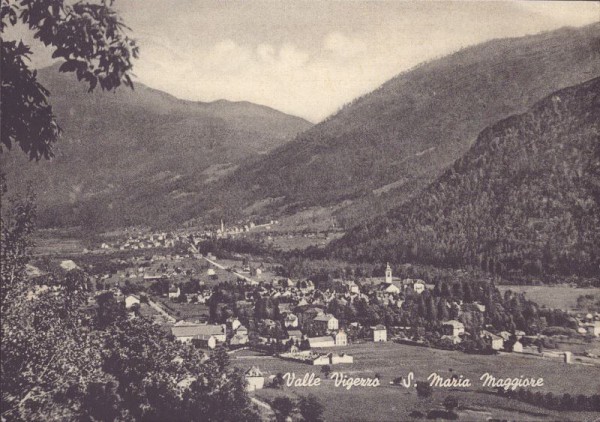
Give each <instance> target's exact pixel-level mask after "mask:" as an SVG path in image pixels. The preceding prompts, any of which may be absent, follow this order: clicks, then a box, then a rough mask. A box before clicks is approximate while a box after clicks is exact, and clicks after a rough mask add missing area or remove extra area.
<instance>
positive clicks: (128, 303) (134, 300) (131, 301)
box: [125, 295, 140, 309]
mask: <svg viewBox="0 0 600 422" xmlns="http://www.w3.org/2000/svg"><path fill="white" fill-rule="evenodd" d="M136 304H137V305H139V304H140V298H138V297H137V296H135V295H129V296H127V297H126V298H125V309H129V308H131V307H132V306H133V305H136Z"/></svg>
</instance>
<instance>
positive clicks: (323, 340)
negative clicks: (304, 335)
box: [308, 336, 335, 349]
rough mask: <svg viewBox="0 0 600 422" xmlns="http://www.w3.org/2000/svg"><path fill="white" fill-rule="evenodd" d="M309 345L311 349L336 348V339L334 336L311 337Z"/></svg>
mask: <svg viewBox="0 0 600 422" xmlns="http://www.w3.org/2000/svg"><path fill="white" fill-rule="evenodd" d="M308 344H309V345H310V348H311V349H312V348H315V347H334V346H335V339H334V338H333V337H332V336H323V337H309V338H308Z"/></svg>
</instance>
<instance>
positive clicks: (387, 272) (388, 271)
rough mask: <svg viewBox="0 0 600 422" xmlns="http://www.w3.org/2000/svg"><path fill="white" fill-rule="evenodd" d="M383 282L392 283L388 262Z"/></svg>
mask: <svg viewBox="0 0 600 422" xmlns="http://www.w3.org/2000/svg"><path fill="white" fill-rule="evenodd" d="M385 282H386V283H391V282H392V268H391V267H390V263H389V262H388V264H387V267H386V269H385Z"/></svg>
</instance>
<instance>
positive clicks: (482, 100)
mask: <svg viewBox="0 0 600 422" xmlns="http://www.w3.org/2000/svg"><path fill="white" fill-rule="evenodd" d="M598 74H600V24H595V25H591V26H587V27H584V28H579V29H573V28H565V29H560V30H557V31H553V32H549V33H544V34H540V35H535V36H527V37H523V38H515V39H501V40H494V41H490V42H487V43H485V44H481V45H477V46H474V47H470V48H467V49H464V50H461V51H459V52H457V53H455V54H453V55H450V56H448V57H444V58H441V59H439V60H435V61H432V62H429V63H425V64H423V65H421V66H419V67H417V68H415V69H413V70H410V71H408V72H406V73H403V74H401V75H399V76H397V77H396V78H394V79H392V80H390V81H389V82H387V83H385V84H384V85H383V86H381V87H380V88H379V89H378V90H376V91H374V92H372V93H370V94H368V95H365V96H364V97H362V98H359V99H357V100H355V101H354V102H352V103H351V104H349V105H347V106H346V107H345V108H344V109H342V110H341V111H340V112H339V113H337V114H336V115H334V116H333V117H331V118H329V119H328V120H326V121H324V122H322V123H320V124H318V125H316V126H314V127H312V128H311V129H309V130H308V131H306V132H304V133H303V134H301V135H300V136H299V137H298V138H297V139H296V140H295V141H293V142H290V143H288V144H285V145H284V146H282V147H280V148H278V149H276V150H275V151H273V152H272V153H271V154H269V155H268V156H267V157H265V158H264V159H263V160H261V161H260V162H257V163H253V164H252V165H248V166H245V167H244V168H241V169H240V170H238V171H237V172H235V173H234V174H233V175H232V176H231V177H230V178H229V179H227V180H226V182H227V187H228V192H229V193H230V195H229V196H228V198H229V199H228V200H231V199H230V198H231V197H233V196H237V198H235V199H234V201H236V202H235V203H236V204H238V205H239V204H249V203H252V202H253V201H256V200H261V199H264V198H283V197H284V199H282V200H280V201H276V202H274V205H276V206H277V207H281V206H284V205H289V204H293V203H297V204H299V205H302V206H304V205H315V204H319V205H323V204H333V203H338V202H340V201H341V200H344V199H351V200H353V204H352V206H351V207H350V209H349V210H348V212H346V214H345V217H346V218H347V219H348V223H349V224H350V223H352V222H354V221H356V220H358V221H360V220H361V219H362V218H363V216H364V215H365V213H373V212H376V213H378V212H381V211H385V210H386V209H389V208H391V207H393V206H395V205H398V204H399V203H401V202H403V201H405V200H406V199H407V198H410V197H411V195H413V194H414V193H415V192H418V191H419V190H421V189H422V188H424V187H425V186H427V184H428V183H430V182H432V181H433V180H435V178H436V177H437V176H439V175H440V174H441V172H442V171H443V170H444V169H445V168H447V166H449V165H450V164H452V162H454V160H456V159H457V158H459V157H460V156H461V155H462V154H464V152H465V151H466V150H467V149H468V148H469V147H470V146H471V145H472V143H473V141H474V140H475V138H476V136H477V134H478V133H479V132H480V131H481V130H483V129H484V128H485V127H486V126H488V125H490V124H493V123H494V122H496V121H498V120H500V119H502V118H504V117H507V116H509V115H511V114H514V113H521V112H524V111H525V110H527V108H528V107H529V106H531V105H532V104H533V102H534V101H536V100H538V99H539V98H542V97H544V96H546V95H548V94H550V93H551V92H553V91H555V90H557V89H560V88H564V87H567V86H571V85H574V84H577V83H580V82H583V81H585V80H588V79H590V78H592V77H594V76H596V75H598ZM222 202H223V203H225V202H227V201H225V200H223V201H222Z"/></svg>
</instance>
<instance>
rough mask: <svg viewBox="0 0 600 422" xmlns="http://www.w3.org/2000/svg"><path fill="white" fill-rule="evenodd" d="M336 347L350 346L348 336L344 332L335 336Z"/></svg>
mask: <svg viewBox="0 0 600 422" xmlns="http://www.w3.org/2000/svg"><path fill="white" fill-rule="evenodd" d="M334 339H335V345H336V346H347V345H348V335H347V334H346V333H345V332H344V331H343V330H340V331H338V332H337V333H336V334H335V336H334Z"/></svg>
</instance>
